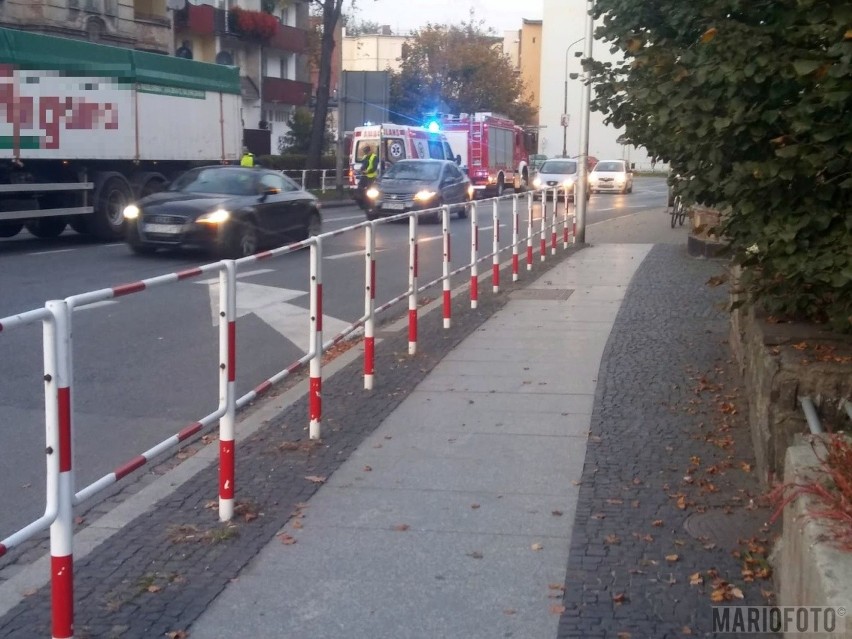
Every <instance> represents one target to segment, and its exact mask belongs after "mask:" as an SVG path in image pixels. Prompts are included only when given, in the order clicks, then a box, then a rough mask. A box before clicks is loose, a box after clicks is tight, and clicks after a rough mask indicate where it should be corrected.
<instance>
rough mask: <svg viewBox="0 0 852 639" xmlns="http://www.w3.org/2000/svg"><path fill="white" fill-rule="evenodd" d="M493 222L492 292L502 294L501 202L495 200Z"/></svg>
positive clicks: (492, 208)
mask: <svg viewBox="0 0 852 639" xmlns="http://www.w3.org/2000/svg"><path fill="white" fill-rule="evenodd" d="M491 221H492V224H494V229H493V230H494V232H493V233H492V237H493V238H494V241H493V243H492V245H491V252H492V253H493V255H492V256H491V291H492V292H493V293H499V292H500V200H499V199H498V198H494V200H493V201H492V202H491Z"/></svg>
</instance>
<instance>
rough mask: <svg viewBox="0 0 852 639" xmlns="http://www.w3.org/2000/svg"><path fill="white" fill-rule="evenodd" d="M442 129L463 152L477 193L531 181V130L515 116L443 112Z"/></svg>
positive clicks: (520, 187) (487, 194) (464, 164)
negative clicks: (449, 113)
mask: <svg viewBox="0 0 852 639" xmlns="http://www.w3.org/2000/svg"><path fill="white" fill-rule="evenodd" d="M441 129H442V130H443V132H444V135H446V136H447V140H449V142H450V145H451V146H452V148H453V151H455V152H456V153H458V154H459V155H460V156H461V165H462V167H464V168H466V170H467V173H468V176H469V177H470V181H471V184H473V188H474V189H475V191H476V193H477V195H478V197H491V196H494V195H497V196H499V195H503V191H504V189H507V188H514V189H515V190H516V191H521V190H523V189H525V188H527V186H528V185H529V178H530V169H529V145H528V142H527V140H528V134H527V133H525V131H524V130H523V129H522V128H521V127H520V126H518V125H516V124H515V123H514V122H513V121H512V120H510V119H508V118H506V117H503V116H500V115H496V114H494V113H488V112H484V113H462V114H460V115H443V116H441Z"/></svg>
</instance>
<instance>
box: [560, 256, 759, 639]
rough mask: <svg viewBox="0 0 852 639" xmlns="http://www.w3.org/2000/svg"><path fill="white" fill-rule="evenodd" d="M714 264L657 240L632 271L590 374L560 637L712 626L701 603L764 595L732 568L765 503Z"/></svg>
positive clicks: (662, 635)
mask: <svg viewBox="0 0 852 639" xmlns="http://www.w3.org/2000/svg"><path fill="white" fill-rule="evenodd" d="M721 269H722V264H721V263H720V262H714V261H705V260H695V259H692V258H689V257H688V256H687V255H686V252H685V247H684V246H682V245H680V246H678V245H662V244H660V245H656V246H655V247H654V249H653V250H652V251H651V253H650V254H649V255H648V257H647V258H646V259H645V261H644V262H643V263H642V266H641V267H640V268H639V270H638V272H637V273H636V275H635V277H634V279H633V281H632V282H631V285H630V289H629V290H628V293H627V296H626V298H625V300H624V302H623V304H622V307H621V310H620V312H619V314H618V317H617V319H616V321H615V325H614V327H613V330H612V333H611V334H610V338H609V341H608V343H607V346H606V351H605V353H604V356H603V360H602V363H601V369H600V373H599V377H598V386H597V391H596V395H595V404H594V409H593V413H592V425H591V433H590V437H589V443H588V448H587V453H586V461H585V467H584V470H583V474H582V480H581V481H582V483H581V485H580V494H579V499H578V505H577V512H576V518H575V520H574V528H573V533H572V536H571V550H570V556H569V560H568V570H567V574H566V578H565V584H564V588H565V591H564V592H565V595H564V601H563V605H564V608H565V610H564V612H563V614H562V616H561V619H560V623H559V633H558V637H559V639H567V638H569V637H572V638H573V637H583V638H586V639H588V638H593V637H595V638H597V637H611V638H613V639H629V638H632V639H667V638H674V637H691V636H710V631H711V606H712V605H721V604H727V605H748V604H751V605H768V604H769V603H771V599H767V597H768V593H769V592H771V590H772V586H771V582H770V581H767V580H761V579H759V578H755V579H754V580H753V581H748V580H747V579H746V578H744V573H743V569H744V568H746V569H747V568H749V567H751V568H754V571H753V572H757V570H759V567H760V566H762V565H763V564H762V563H760V562H759V563H758V564H757V565H756V566H757V567H756V566H755V565H751V564H750V566H746V565H745V564H744V558H746V553H749V552H751V553H752V555H749V557H751V556H754V557H755V558H757V559H761V555H762V553H761V552H760V551H763V550H765V549H766V547H767V544H766V543H765V541H766V538H767V537H768V534H767V533H765V532H761V531H760V526H761V524H762V523H763V522H764V521H766V519H767V518H768V515H769V512H768V511H767V510H766V508H765V507H764V506H763V505H762V504H761V501H760V499H758V495H759V494H760V492H761V491H760V487H759V486H758V482H757V479H756V478H755V477H754V476H753V474H752V473H750V472H749V471H750V469H751V463H752V462H753V459H752V454H751V450H752V448H751V443H750V439H749V435H748V430H747V427H746V425H745V423H744V418H742V417H741V412H742V411H740V412H737V410H738V407H742V398H740V397H739V396H738V393H737V386H738V383H739V382H738V377H737V375H738V374H737V372H736V371H735V370H734V367H733V365H732V362H731V359H730V358H731V355H730V351H729V349H728V345H727V336H728V315H727V312H726V311H725V310H724V309H723V306H724V303H725V301H726V289H725V287H724V286H721V287H718V288H711V287H710V286H707V285H706V282H708V280H710V278H711V277H713V276H715V275H718V274H719V273H720V272H721ZM690 531H691V532H692V533H693V534H690ZM741 540H751V546H750V547H749V545H748V544H742V543H740V541H741ZM732 553H740V555H739V556H738V557H737V556H734V555H733V554H732ZM761 561H762V559H761ZM745 575H747V573H745ZM720 580H721V581H720ZM735 589H738V590H735ZM714 591H716V592H717V594H716V597H717V598H720V597H721V598H722V600H721V601H720V602H719V603H718V604H714V603H713V601H712V597H713V592H714ZM740 591H741V592H742V597H743V598H742V599H741V598H739V597H740V595H739V592H740ZM765 595H766V596H765ZM726 636H736V635H726Z"/></svg>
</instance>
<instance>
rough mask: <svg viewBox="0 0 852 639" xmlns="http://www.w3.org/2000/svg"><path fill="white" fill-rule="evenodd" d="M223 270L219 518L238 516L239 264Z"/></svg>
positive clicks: (230, 262)
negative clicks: (236, 507) (235, 490)
mask: <svg viewBox="0 0 852 639" xmlns="http://www.w3.org/2000/svg"><path fill="white" fill-rule="evenodd" d="M222 266H223V268H222V270H221V271H219V406H224V407H225V414H224V415H222V417H221V418H220V420H219V520H220V521H231V518H233V516H234V484H235V482H236V466H235V456H236V450H235V439H236V421H237V415H236V413H237V389H236V380H237V267H236V264H235V263H234V261H233V260H225V261H223V262H222Z"/></svg>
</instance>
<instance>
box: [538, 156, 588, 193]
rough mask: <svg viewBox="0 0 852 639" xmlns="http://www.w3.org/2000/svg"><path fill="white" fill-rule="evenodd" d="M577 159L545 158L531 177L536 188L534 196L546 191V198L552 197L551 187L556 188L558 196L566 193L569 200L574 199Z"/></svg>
mask: <svg viewBox="0 0 852 639" xmlns="http://www.w3.org/2000/svg"><path fill="white" fill-rule="evenodd" d="M577 171H578V169H577V160H572V159H570V158H553V159H550V160H545V161H544V163H543V164H542V165H541V168H540V169H539V170H538V174H537V175H536V176H535V177H534V178H533V186H534V187H535V189H536V193H535V197H536V198H540V197H541V194H542V193H546V195H547V197H548V198H552V197H553V189H558V197H560V198H561V197H563V196H564V195H566V194H567V195H568V199H569V200H573V199H574V189H575V188H576V187H577V178H578V173H577ZM586 199H589V190H588V189H586Z"/></svg>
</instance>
